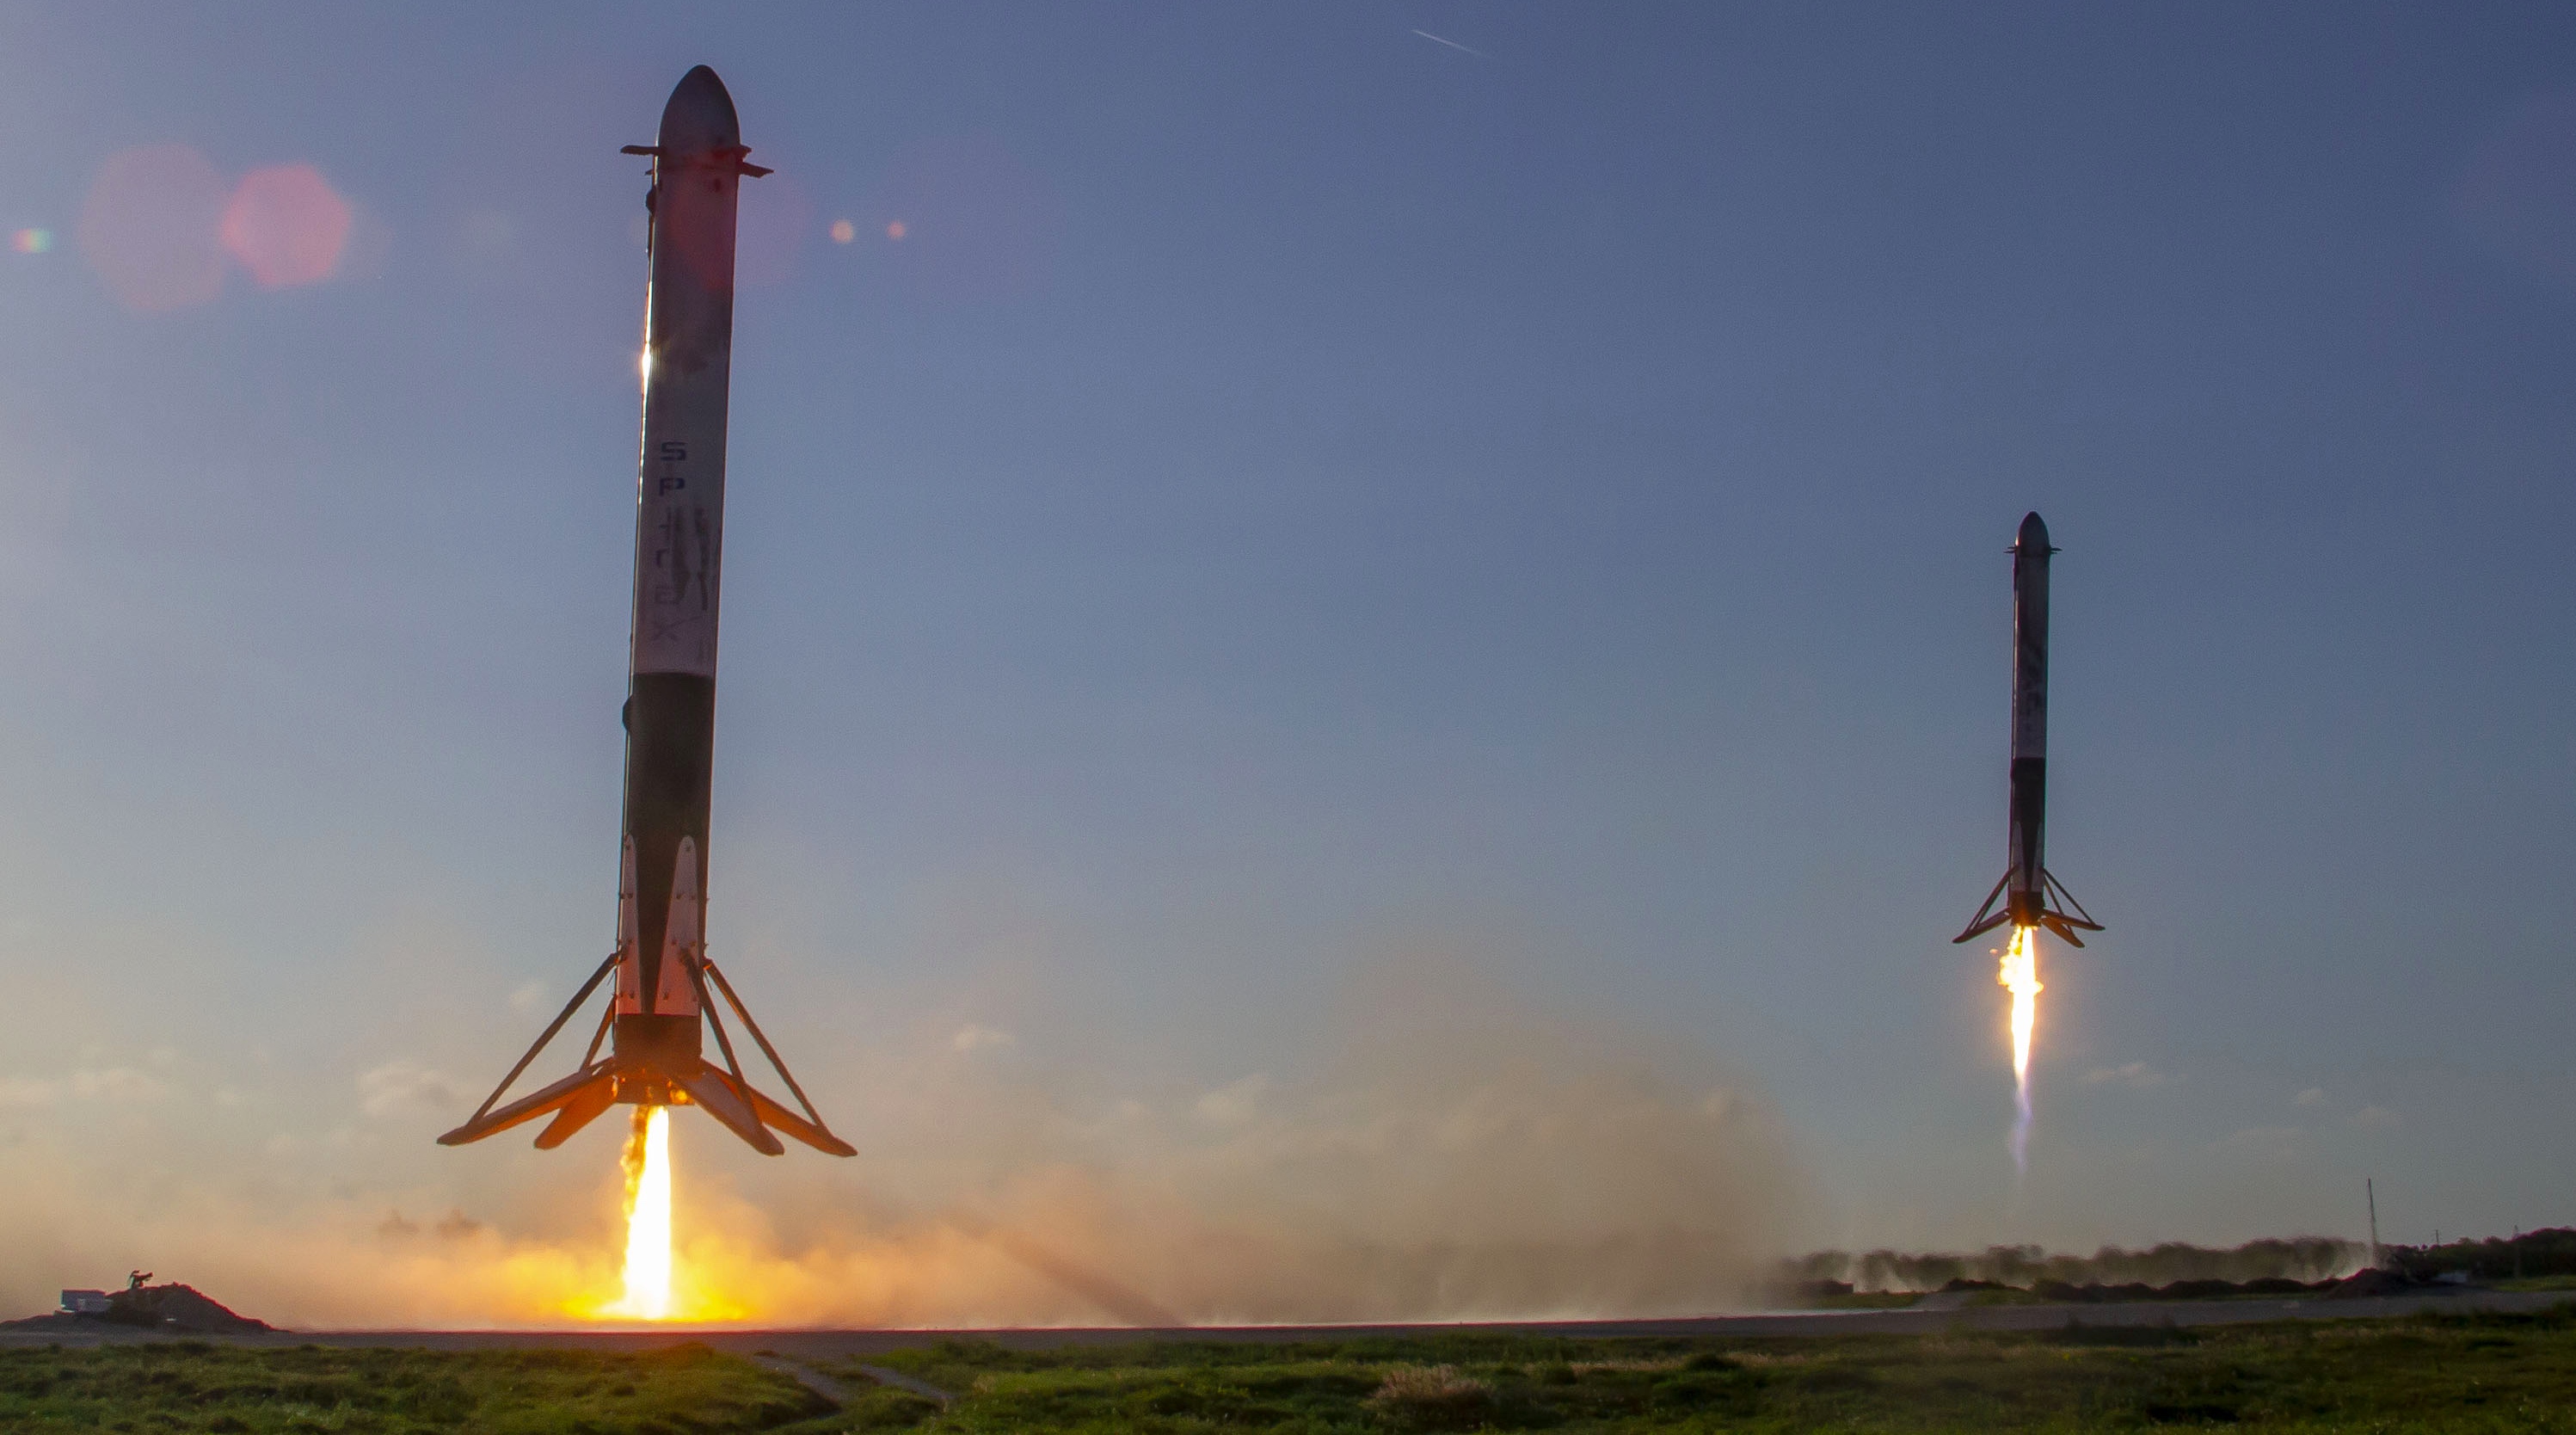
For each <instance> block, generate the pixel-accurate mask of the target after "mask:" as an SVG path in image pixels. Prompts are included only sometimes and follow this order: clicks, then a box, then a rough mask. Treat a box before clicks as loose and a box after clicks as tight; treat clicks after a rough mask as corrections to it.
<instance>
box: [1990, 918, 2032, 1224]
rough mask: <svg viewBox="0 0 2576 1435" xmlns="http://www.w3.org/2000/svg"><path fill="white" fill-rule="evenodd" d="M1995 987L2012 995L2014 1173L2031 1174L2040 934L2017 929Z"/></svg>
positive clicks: (2005, 952) (2014, 930)
mask: <svg viewBox="0 0 2576 1435" xmlns="http://www.w3.org/2000/svg"><path fill="white" fill-rule="evenodd" d="M1995 983H1996V985H1998V986H2001V987H2002V988H2004V989H2005V990H2006V991H2009V992H2011V993H2012V999H2013V1002H2012V1064H2013V1102H2014V1107H2015V1111H2016V1115H2015V1116H2014V1118H2013V1130H2012V1154H2013V1169H2014V1171H2016V1172H2017V1173H2019V1174H2021V1175H2025V1176H2026V1175H2028V1174H2030V1037H2031V1033H2032V1032H2033V1031H2035V1030H2037V1029H2038V1026H2039V993H2040V990H2041V988H2040V985H2039V930H2038V929H2037V928H2035V927H2015V928H2013V936H2012V945H2011V946H2009V947H2007V948H2005V949H2004V958H2003V965H2002V967H2001V968H2000V969H1999V970H1997V971H1996V973H1995Z"/></svg>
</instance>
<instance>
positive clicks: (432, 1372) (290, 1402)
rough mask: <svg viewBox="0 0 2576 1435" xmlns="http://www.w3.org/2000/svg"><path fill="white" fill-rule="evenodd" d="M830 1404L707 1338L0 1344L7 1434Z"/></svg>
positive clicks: (754, 1414)
mask: <svg viewBox="0 0 2576 1435" xmlns="http://www.w3.org/2000/svg"><path fill="white" fill-rule="evenodd" d="M829 1411H830V1407H829V1405H828V1404H826V1403H825V1402H824V1401H823V1400H821V1399H820V1398H818V1397H816V1396H813V1395H811V1394H808V1393H807V1392H806V1391H805V1390H804V1389H803V1388H802V1387H800V1386H798V1385H796V1384H795V1383H794V1382H793V1381H791V1380H789V1379H787V1378H786V1377H784V1376H781V1375H774V1374H772V1373H770V1372H769V1371H766V1370H763V1369H761V1368H760V1367H758V1366H756V1365H753V1364H751V1363H750V1362H748V1361H744V1360H739V1359H736V1358H734V1357H732V1356H724V1355H718V1354H716V1353H715V1352H713V1351H710V1350H707V1349H705V1348H704V1347H686V1348H682V1349H679V1350H672V1351H663V1352H657V1353H654V1354H649V1355H610V1354H593V1353H588V1352H571V1351H538V1350H508V1351H445V1352H431V1351H420V1350H340V1349H330V1348H325V1347H320V1346H309V1345H308V1346H301V1347H297V1348H293V1349H283V1350H281V1349H264V1350H263V1349H246V1348H242V1347H236V1346H226V1345H212V1344H200V1343H196V1342H172V1343H166V1344H165V1343H160V1342H154V1343H151V1344H143V1345H124V1346H106V1347H101V1348H99V1349H95V1350H41V1349H40V1350H0V1431H6V1432H8V1435H73V1432H81V1435H88V1432H92V1431H102V1430H105V1431H146V1432H155V1435H159V1432H182V1431H187V1432H195V1431H206V1432H232V1435H270V1432H279V1435H285V1433H286V1432H295V1435H302V1432H318V1431H331V1432H346V1435H379V1433H380V1432H381V1435H412V1432H429V1431H437V1432H448V1431H472V1432H474V1433H475V1435H487V1432H488V1435H556V1432H562V1435H573V1432H598V1435H607V1432H612V1431H614V1432H624V1431H635V1432H670V1435H680V1432H707V1435H717V1432H728V1431H736V1430H743V1431H749V1430H774V1429H778V1428H779V1427H782V1426H785V1425H788V1424H791V1423H793V1422H796V1421H799V1420H802V1419H805V1418H808V1417H812V1416H816V1415H822V1414H827V1413H829ZM843 1423H844V1422H842V1421H839V1420H836V1421H835V1422H833V1426H832V1427H827V1428H837V1427H839V1426H840V1425H842V1424H843Z"/></svg>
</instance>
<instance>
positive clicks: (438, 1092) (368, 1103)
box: [358, 1060, 465, 1116]
mask: <svg viewBox="0 0 2576 1435" xmlns="http://www.w3.org/2000/svg"><path fill="white" fill-rule="evenodd" d="M464 1099H465V1093H464V1092H462V1091H460V1090H459V1089H458V1088H457V1086H456V1083H455V1082H454V1081H452V1080H450V1079H449V1078H448V1076H447V1074H446V1073H445V1072H440V1071H433V1070H431V1069H430V1068H428V1067H426V1066H423V1065H421V1064H420V1063H419V1062H416V1061H405V1060H396V1061H389V1062H386V1063H385V1064H384V1065H382V1066H379V1067H377V1068H376V1069H375V1070H373V1071H370V1072H368V1073H366V1074H365V1075H363V1076H361V1077H359V1078H358V1105H359V1106H360V1107H362V1108H363V1109H364V1110H365V1111H366V1113H367V1114H368V1115H369V1116H392V1115H395V1114H396V1113H399V1112H403V1111H439V1112H444V1111H449V1110H452V1109H454V1108H455V1107H456V1105H457V1104H458V1103H460V1102H462V1101H463V1100H464Z"/></svg>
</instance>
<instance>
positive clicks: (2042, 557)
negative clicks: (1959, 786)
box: [1951, 513, 2102, 947]
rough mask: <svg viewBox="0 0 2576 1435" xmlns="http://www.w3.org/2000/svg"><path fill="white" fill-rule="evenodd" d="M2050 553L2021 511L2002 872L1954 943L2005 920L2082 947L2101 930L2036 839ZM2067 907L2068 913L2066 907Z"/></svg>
mask: <svg viewBox="0 0 2576 1435" xmlns="http://www.w3.org/2000/svg"><path fill="white" fill-rule="evenodd" d="M2056 551H2057V550H2056V549H2055V548H2052V547H2050V546H2049V543H2048V525H2047V524H2045V523H2042V522H2040V521H2039V515H2038V514H2036V513H2033V514H2029V515H2027V516H2025V517H2024V518H2023V519H2022V521H2021V533H2020V536H2019V537H2018V538H2017V539H2016V540H2015V542H2014V543H2013V546H2012V556H2013V684H2012V793H2011V798H2010V801H2009V806H2010V809H2011V813H2010V817H2009V818H2008V821H2007V830H2006V837H2005V847H2006V851H2005V854H2004V875H2003V879H2002V880H2001V881H1999V882H1997V883H1995V888H1994V890H1993V891H1991V892H1988V893H1987V894H1986V900H1985V905H1983V906H1981V907H1979V908H1977V915H1976V916H1974V917H1972V918H1970V919H1969V920H1968V930H1966V931H1964V932H1961V933H1960V934H1959V935H1958V936H1956V937H1954V938H1952V939H1951V940H1952V941H1956V942H1964V941H1968V940H1970V939H1971V938H1974V937H1977V936H1980V935H1982V934H1984V933H1986V932H1991V931H1993V930H1994V929H1995V928H1997V927H2000V926H2002V925H2003V924H2005V923H2006V922H2010V923H2012V924H2013V925H2014V926H2016V927H2046V928H2047V929H2049V930H2050V931H2052V932H2055V933H2056V934H2057V935H2059V936H2061V937H2064V938H2065V939H2066V940H2067V941H2068V942H2070V943H2072V944H2074V945H2076V946H2079V947H2080V946H2082V945H2084V939H2083V938H2081V937H2078V936H2077V935H2075V933H2076V931H2077V930H2078V929H2081V930H2083V931H2087V932H2098V931H2100V930H2102V924H2101V923H2099V922H2096V921H2094V920H2093V918H2092V915H2091V914H2090V913H2088V912H2086V911H2085V910H2084V904H2083V903H2081V902H2078V901H2076V900H2075V897H2074V895H2073V894H2072V893H2070V892H2068V891H2067V890H2066V888H2065V887H2063V886H2061V885H2060V884H2059V883H2058V880H2057V879H2056V878H2055V877H2053V876H2051V875H2050V874H2049V871H2048V865H2047V863H2046V862H2045V861H2043V860H2042V859H2043V856H2044V852H2045V848H2044V844H2043V842H2042V840H2041V837H2042V833H2043V830H2044V829H2045V828H2046V826H2047V822H2048V556H2049V555H2050V554H2052V553H2055V552H2056ZM1998 899H2000V900H2001V901H2002V902H2003V906H2002V907H2001V908H2000V909H1998V908H1997V907H1996V906H1995V903H1996V901H1997V900H1998ZM2060 904H2063V905H2062V906H2061V905H2060ZM2070 907H2071V908H2073V909H2074V910H2073V911H2072V912H2071V913H2070V912H2068V911H2066V910H2065V908H2070Z"/></svg>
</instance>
